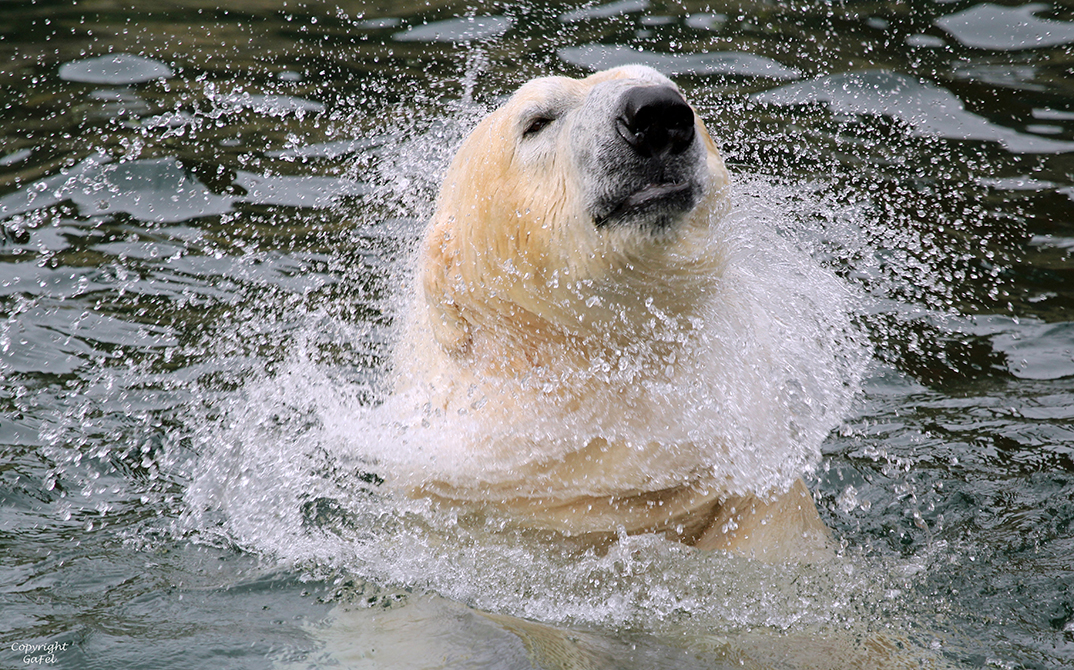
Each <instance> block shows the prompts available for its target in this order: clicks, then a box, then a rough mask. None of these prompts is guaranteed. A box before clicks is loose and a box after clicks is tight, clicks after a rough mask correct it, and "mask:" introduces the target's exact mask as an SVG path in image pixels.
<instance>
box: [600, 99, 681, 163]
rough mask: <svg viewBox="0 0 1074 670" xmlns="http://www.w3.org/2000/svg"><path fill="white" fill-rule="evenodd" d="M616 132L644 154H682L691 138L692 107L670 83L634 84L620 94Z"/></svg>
mask: <svg viewBox="0 0 1074 670" xmlns="http://www.w3.org/2000/svg"><path fill="white" fill-rule="evenodd" d="M620 108H621V112H620V114H619V116H618V117H616V119H615V128H616V130H618V131H619V136H620V137H622V138H623V139H624V140H626V143H627V144H629V145H630V146H632V147H633V148H634V151H636V152H638V154H639V155H641V156H643V157H645V158H653V157H655V158H664V157H666V156H668V155H675V154H681V153H682V152H684V151H686V149H687V148H689V146H690V143H691V142H693V140H694V110H692V109H690V105H688V104H686V100H684V99H683V97H682V95H680V94H679V92H678V91H676V90H675V89H674V88H672V87H670V86H637V87H634V88H632V89H630V90H628V91H627V92H626V93H624V94H623V97H622V99H621V100H620Z"/></svg>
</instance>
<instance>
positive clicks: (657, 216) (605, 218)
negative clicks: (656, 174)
mask: <svg viewBox="0 0 1074 670" xmlns="http://www.w3.org/2000/svg"><path fill="white" fill-rule="evenodd" d="M698 191H699V189H698V188H697V186H696V185H695V184H692V183H690V182H680V183H673V184H647V185H645V186H643V187H642V188H640V189H638V190H637V191H634V192H633V193H631V194H629V195H627V196H626V197H625V198H623V199H622V200H619V201H618V202H614V203H611V204H609V205H607V206H605V207H602V208H601V209H602V210H605V212H606V213H605V212H596V213H594V214H593V223H594V225H596V227H597V228H610V227H617V226H630V227H634V228H638V229H641V230H645V231H649V232H653V233H663V232H666V231H667V230H668V229H670V228H672V227H674V226H675V224H677V223H678V222H679V221H681V220H682V219H683V217H684V216H685V215H686V214H688V213H689V212H690V211H692V210H693V209H694V208H695V207H696V206H697V203H698V200H699V197H698V196H699V193H698Z"/></svg>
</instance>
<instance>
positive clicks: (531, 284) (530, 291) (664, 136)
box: [421, 66, 728, 351]
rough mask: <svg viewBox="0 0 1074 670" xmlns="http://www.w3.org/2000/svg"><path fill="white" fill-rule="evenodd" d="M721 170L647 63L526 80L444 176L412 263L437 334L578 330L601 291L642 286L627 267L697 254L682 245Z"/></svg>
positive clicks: (623, 293)
mask: <svg viewBox="0 0 1074 670" xmlns="http://www.w3.org/2000/svg"><path fill="white" fill-rule="evenodd" d="M727 182H728V178H727V172H726V169H725V168H724V165H723V162H722V160H721V158H720V156H719V153H718V152H717V150H716V147H715V144H714V143H713V141H712V139H711V138H710V137H709V135H708V133H707V131H706V130H705V127H704V125H703V124H702V123H701V121H700V119H698V118H697V116H696V114H695V113H694V111H693V109H692V108H691V107H690V106H689V104H688V103H687V102H686V101H685V99H684V98H683V96H682V94H681V93H680V92H679V91H678V89H677V88H676V87H675V85H674V84H673V83H672V82H671V81H670V80H669V79H667V78H666V77H664V76H663V75H661V74H659V73H658V72H656V71H655V70H652V69H651V68H647V67H643V66H627V67H621V68H616V69H613V70H608V71H605V72H600V73H597V74H594V75H592V76H589V77H586V78H585V79H570V78H567V77H546V78H541V79H536V80H533V81H531V82H529V83H527V84H526V85H525V86H523V87H522V88H521V89H519V90H518V91H517V92H516V93H515V94H514V95H513V96H512V97H511V98H510V99H509V100H508V101H507V102H506V103H505V104H504V105H503V106H502V107H500V108H499V109H498V110H496V111H495V112H493V113H492V114H490V115H489V116H488V117H487V118H486V119H484V120H483V121H482V122H481V123H480V124H478V126H477V127H476V128H475V129H474V131H473V132H472V133H471V135H470V136H469V137H468V138H467V139H466V141H465V142H464V143H463V145H462V147H460V149H459V151H458V153H457V154H456V157H455V159H454V160H453V162H452V164H451V166H450V167H449V169H448V173H447V175H446V177H445V180H444V185H443V187H442V190H441V192H440V195H439V198H438V201H437V210H436V213H435V215H434V217H433V220H432V222H431V225H430V229H429V232H428V234H427V237H426V240H425V245H424V249H423V259H422V268H421V272H422V283H423V286H424V290H425V299H426V302H427V304H428V307H429V308H430V317H431V318H430V325H431V327H432V329H433V332H434V335H435V336H436V339H437V340H438V341H439V343H440V344H441V346H443V347H444V348H445V349H447V350H448V351H460V350H463V349H465V348H467V346H468V345H469V343H470V341H471V339H472V335H473V333H474V331H475V330H481V329H497V330H501V331H502V330H503V329H504V328H507V329H508V330H514V331H523V332H532V331H534V330H535V329H536V330H542V329H543V331H542V332H546V333H548V332H551V331H554V330H557V329H559V330H562V331H563V332H568V333H577V332H580V331H582V330H585V329H586V323H585V322H587V321H588V322H589V323H590V325H592V324H593V323H595V322H596V321H601V320H603V321H607V319H602V318H601V317H599V314H600V313H601V309H600V308H599V306H595V304H596V303H598V302H607V303H609V304H608V305H607V306H608V308H609V309H611V308H612V306H611V304H610V303H612V302H614V303H616V305H618V308H617V309H618V311H619V312H623V309H622V304H623V300H625V301H626V302H627V303H632V302H639V301H643V300H644V299H645V298H646V297H650V298H651V296H640V297H638V296H631V295H629V292H630V290H631V288H630V287H631V286H632V285H634V283H632V282H631V281H630V276H629V275H630V273H631V271H632V269H637V270H638V271H642V270H645V271H648V272H661V271H662V268H663V267H664V264H663V261H662V259H665V258H668V257H671V256H674V257H675V258H674V262H673V263H667V264H666V266H667V271H668V272H669V273H673V274H677V275H682V274H684V273H685V274H689V273H690V272H691V271H692V270H696V269H698V266H699V264H700V265H704V263H705V262H707V259H695V258H691V253H692V252H694V251H696V248H695V247H696V246H697V245H696V237H697V232H698V231H699V230H705V229H707V228H708V226H709V224H710V222H711V218H712V217H713V216H715V215H718V214H719V213H720V212H721V211H722V209H723V208H724V205H725V203H726V200H727V189H726V186H727ZM691 245H693V246H691ZM706 271H707V270H706ZM651 279H652V278H651V276H650V277H647V278H646V279H645V280H644V281H641V282H637V283H636V284H637V285H639V286H646V287H649V288H647V290H650V289H652V288H653V282H652V281H651ZM659 283H660V282H657V284H659ZM657 288H658V287H657ZM653 290H656V289H653ZM613 294H614V295H613ZM582 305H585V307H582ZM627 311H629V309H628V310H627ZM602 327H604V328H608V327H611V326H610V325H609V324H607V323H604V324H603V326H602ZM497 337H498V338H499V339H502V333H501V334H500V335H497Z"/></svg>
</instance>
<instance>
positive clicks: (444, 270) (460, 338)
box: [421, 234, 471, 355]
mask: <svg viewBox="0 0 1074 670" xmlns="http://www.w3.org/2000/svg"><path fill="white" fill-rule="evenodd" d="M437 237H439V238H440V242H439V243H436V238H437ZM430 242H432V243H431V244H428V245H427V246H426V258H425V266H424V268H423V271H422V278H421V279H422V288H423V290H424V292H425V296H424V297H425V304H426V307H427V309H428V312H427V313H428V317H429V328H430V329H431V330H432V333H433V337H434V338H436V341H437V343H438V344H439V345H440V346H441V347H442V348H443V349H444V351H446V352H447V353H449V354H453V355H457V354H465V353H466V352H467V351H469V349H470V339H471V335H470V323H469V322H468V321H467V320H466V318H465V317H464V316H463V313H462V307H461V306H460V305H459V304H458V303H457V302H456V301H455V299H454V291H453V290H452V288H453V286H452V285H453V284H455V285H457V284H458V283H459V282H458V281H456V282H452V281H451V278H452V277H453V276H456V275H457V270H458V267H457V264H458V260H457V259H456V258H455V257H454V254H453V253H452V252H451V251H450V249H451V246H452V245H450V244H449V240H448V239H447V236H444V235H436V234H434V235H433V238H432V239H431V240H430Z"/></svg>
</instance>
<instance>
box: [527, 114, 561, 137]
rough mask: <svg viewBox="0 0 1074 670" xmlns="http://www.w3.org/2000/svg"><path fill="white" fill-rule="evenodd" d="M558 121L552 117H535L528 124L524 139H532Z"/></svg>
mask: <svg viewBox="0 0 1074 670" xmlns="http://www.w3.org/2000/svg"><path fill="white" fill-rule="evenodd" d="M555 120H556V119H555V118H554V117H551V116H535V117H533V118H532V119H530V122H529V123H528V124H526V129H525V130H523V131H522V137H532V136H533V135H536V134H537V133H539V132H541V131H542V130H544V129H545V128H547V127H548V125H549V124H551V123H552V122H553V121H555Z"/></svg>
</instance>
